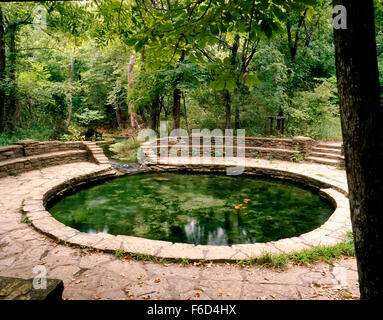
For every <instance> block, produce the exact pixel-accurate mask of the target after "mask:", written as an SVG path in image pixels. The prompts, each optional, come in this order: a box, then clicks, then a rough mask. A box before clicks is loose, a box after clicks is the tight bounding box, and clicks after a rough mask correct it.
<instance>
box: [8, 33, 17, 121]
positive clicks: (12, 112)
mask: <svg viewBox="0 0 383 320" xmlns="http://www.w3.org/2000/svg"><path fill="white" fill-rule="evenodd" d="M8 32H9V39H10V42H9V79H10V80H11V85H12V88H11V90H10V95H9V100H8V101H9V104H8V112H6V114H7V115H8V119H9V124H10V125H11V127H12V128H13V127H14V124H15V122H16V117H17V110H16V91H17V83H16V27H11V28H10V29H9V30H8Z"/></svg>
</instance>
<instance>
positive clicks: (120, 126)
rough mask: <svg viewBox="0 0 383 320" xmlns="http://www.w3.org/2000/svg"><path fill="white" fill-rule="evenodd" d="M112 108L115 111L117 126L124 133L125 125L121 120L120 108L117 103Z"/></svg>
mask: <svg viewBox="0 0 383 320" xmlns="http://www.w3.org/2000/svg"><path fill="white" fill-rule="evenodd" d="M114 110H115V112H116V120H117V124H118V127H119V128H120V130H121V131H122V133H124V130H125V127H124V123H123V122H122V119H121V109H120V106H119V105H118V104H116V105H115V106H114Z"/></svg>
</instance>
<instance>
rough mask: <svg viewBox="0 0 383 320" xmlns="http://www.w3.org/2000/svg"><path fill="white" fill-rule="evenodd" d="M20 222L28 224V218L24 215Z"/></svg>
mask: <svg viewBox="0 0 383 320" xmlns="http://www.w3.org/2000/svg"><path fill="white" fill-rule="evenodd" d="M21 222H22V223H29V222H30V221H29V219H28V217H27V216H26V215H24V216H23V217H22V218H21Z"/></svg>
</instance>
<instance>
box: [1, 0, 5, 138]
mask: <svg viewBox="0 0 383 320" xmlns="http://www.w3.org/2000/svg"><path fill="white" fill-rule="evenodd" d="M5 61H6V60H5V30H4V17H3V11H2V8H1V5H0V83H1V84H3V83H4V82H5V66H6V64H5ZM4 127H5V90H4V88H3V86H0V133H1V132H3V131H4Z"/></svg>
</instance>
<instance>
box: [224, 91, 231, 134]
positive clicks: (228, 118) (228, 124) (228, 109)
mask: <svg viewBox="0 0 383 320" xmlns="http://www.w3.org/2000/svg"><path fill="white" fill-rule="evenodd" d="M225 104H226V126H225V128H226V129H231V95H230V92H229V91H228V90H226V92H225Z"/></svg>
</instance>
